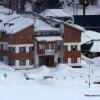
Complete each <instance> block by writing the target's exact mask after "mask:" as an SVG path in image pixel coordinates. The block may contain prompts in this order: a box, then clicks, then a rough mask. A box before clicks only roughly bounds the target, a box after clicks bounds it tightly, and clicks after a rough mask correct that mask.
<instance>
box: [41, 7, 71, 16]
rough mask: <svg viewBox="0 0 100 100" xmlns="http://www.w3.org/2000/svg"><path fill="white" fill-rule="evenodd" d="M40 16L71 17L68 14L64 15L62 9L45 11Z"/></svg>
mask: <svg viewBox="0 0 100 100" xmlns="http://www.w3.org/2000/svg"><path fill="white" fill-rule="evenodd" d="M40 15H43V16H52V17H72V16H70V15H69V14H67V13H65V12H64V11H63V9H46V10H44V11H43V12H42V13H40Z"/></svg>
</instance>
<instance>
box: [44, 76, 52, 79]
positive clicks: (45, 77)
mask: <svg viewBox="0 0 100 100" xmlns="http://www.w3.org/2000/svg"><path fill="white" fill-rule="evenodd" d="M47 78H50V79H53V76H44V78H43V79H47Z"/></svg>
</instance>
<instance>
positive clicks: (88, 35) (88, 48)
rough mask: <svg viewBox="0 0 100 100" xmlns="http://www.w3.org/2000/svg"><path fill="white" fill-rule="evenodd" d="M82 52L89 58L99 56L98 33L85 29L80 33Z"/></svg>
mask: <svg viewBox="0 0 100 100" xmlns="http://www.w3.org/2000/svg"><path fill="white" fill-rule="evenodd" d="M81 45H82V52H83V54H84V55H85V56H87V57H89V58H94V57H98V56H100V46H99V45H100V33H98V32H95V31H89V30H86V31H84V32H83V33H82V42H81Z"/></svg>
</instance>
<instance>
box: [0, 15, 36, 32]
mask: <svg viewBox="0 0 100 100" xmlns="http://www.w3.org/2000/svg"><path fill="white" fill-rule="evenodd" d="M0 19H1V20H2V23H0V30H4V31H6V33H10V34H15V33H16V32H19V31H21V30H23V29H25V28H27V27H29V26H32V25H33V24H34V23H33V22H34V21H33V20H32V19H30V18H23V17H22V16H20V15H18V14H12V15H1V17H0ZM5 23H7V24H6V25H4V24H5ZM9 24H12V25H11V26H9Z"/></svg>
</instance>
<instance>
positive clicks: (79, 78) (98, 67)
mask: <svg viewBox="0 0 100 100" xmlns="http://www.w3.org/2000/svg"><path fill="white" fill-rule="evenodd" d="M99 8H100V7H98V6H92V7H91V8H90V6H89V7H88V8H87V9H88V10H87V12H89V14H99V13H100V10H99ZM0 9H1V8H0ZM79 9H80V11H78V13H80V14H81V13H82V8H79ZM64 10H65V11H66V12H68V14H71V15H73V9H72V7H65V8H64ZM2 11H4V9H3V10H2V9H1V12H2ZM7 12H8V11H7ZM89 68H90V77H89ZM89 78H90V83H91V84H90V88H89ZM94 82H100V58H95V59H91V60H90V59H87V58H84V60H82V68H76V69H73V68H71V67H69V66H66V65H64V64H60V65H58V66H57V67H56V68H47V67H46V66H41V67H39V68H36V69H30V70H14V69H12V68H10V67H9V66H7V65H5V64H4V63H2V62H0V99H1V100H67V99H68V100H100V84H94Z"/></svg>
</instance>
